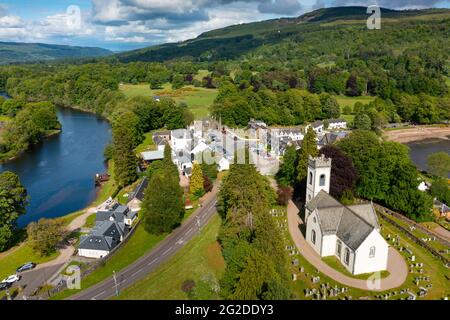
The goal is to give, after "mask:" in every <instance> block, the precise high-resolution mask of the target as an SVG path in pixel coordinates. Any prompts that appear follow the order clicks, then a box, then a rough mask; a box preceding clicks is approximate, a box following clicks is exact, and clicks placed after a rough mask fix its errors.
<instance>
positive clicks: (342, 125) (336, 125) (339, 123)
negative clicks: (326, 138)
mask: <svg viewBox="0 0 450 320" xmlns="http://www.w3.org/2000/svg"><path fill="white" fill-rule="evenodd" d="M328 129H329V130H338V129H347V121H345V120H343V119H329V120H328Z"/></svg>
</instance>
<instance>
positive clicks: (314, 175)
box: [306, 155, 331, 204]
mask: <svg viewBox="0 0 450 320" xmlns="http://www.w3.org/2000/svg"><path fill="white" fill-rule="evenodd" d="M330 177H331V159H329V158H325V156H324V155H322V156H321V157H318V158H313V157H311V156H309V159H308V175H307V177H306V179H307V180H306V204H308V203H309V202H310V201H311V200H312V199H314V197H315V196H316V195H317V194H318V193H319V192H320V191H321V190H324V191H325V192H326V193H330Z"/></svg>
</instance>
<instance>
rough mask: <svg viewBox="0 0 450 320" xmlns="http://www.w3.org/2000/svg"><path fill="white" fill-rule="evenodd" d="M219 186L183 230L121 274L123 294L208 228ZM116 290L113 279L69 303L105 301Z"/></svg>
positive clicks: (171, 235) (118, 280)
mask: <svg viewBox="0 0 450 320" xmlns="http://www.w3.org/2000/svg"><path fill="white" fill-rule="evenodd" d="M216 195H217V187H216V186H215V187H214V190H213V191H212V192H211V193H210V194H209V196H208V197H207V198H206V199H205V200H204V202H203V206H202V207H201V208H199V209H198V210H197V211H196V212H195V213H194V214H193V215H192V216H191V217H189V219H188V220H187V221H185V222H184V223H183V224H182V225H181V226H180V227H179V228H177V229H175V230H174V231H173V232H172V233H171V234H170V235H169V236H168V237H167V238H166V239H164V240H163V241H162V242H161V243H160V244H159V245H158V246H156V247H155V248H154V249H152V250H151V251H150V252H149V253H147V254H146V255H145V256H143V257H142V258H140V259H139V260H137V261H136V262H134V263H133V264H131V265H129V266H128V267H126V268H125V269H123V270H122V271H120V272H117V275H116V279H117V283H118V285H117V287H118V290H119V292H120V291H121V290H124V289H125V288H127V287H129V286H131V285H132V284H134V283H135V282H138V281H139V280H142V279H143V278H145V277H146V276H147V275H148V274H149V273H150V272H152V271H154V270H155V269H156V268H157V267H158V266H160V265H161V264H162V263H164V262H166V261H167V260H168V259H169V258H170V257H172V256H173V255H174V254H175V253H177V252H178V251H179V250H180V249H181V248H182V247H183V246H184V245H185V244H186V242H188V241H189V240H191V239H192V238H193V237H194V236H195V235H196V234H198V232H199V230H200V228H201V227H203V226H205V225H206V224H207V223H208V221H209V220H210V219H211V217H212V216H213V215H214V214H215V212H216V204H217V198H216ZM115 292H116V288H115V285H114V279H113V277H112V276H111V277H109V278H107V279H105V280H104V281H102V282H100V283H98V284H97V285H95V286H92V287H90V288H88V289H86V290H84V291H82V292H80V293H78V294H75V295H73V296H71V297H69V298H68V299H69V300H105V299H108V298H111V297H113V296H114V295H115Z"/></svg>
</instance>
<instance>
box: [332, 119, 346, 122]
mask: <svg viewBox="0 0 450 320" xmlns="http://www.w3.org/2000/svg"><path fill="white" fill-rule="evenodd" d="M327 121H328V123H341V122H345V123H347V121H345V120H344V119H328V120H327Z"/></svg>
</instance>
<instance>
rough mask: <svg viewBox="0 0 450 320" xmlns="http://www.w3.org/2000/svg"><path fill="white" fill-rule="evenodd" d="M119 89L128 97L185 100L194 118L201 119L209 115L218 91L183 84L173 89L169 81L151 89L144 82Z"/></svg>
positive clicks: (122, 86)
mask: <svg viewBox="0 0 450 320" xmlns="http://www.w3.org/2000/svg"><path fill="white" fill-rule="evenodd" d="M120 90H121V91H122V92H123V93H124V94H125V95H126V96H128V97H137V96H146V97H153V96H160V97H169V98H172V99H174V100H175V101H176V102H185V103H186V104H187V105H188V108H189V109H190V110H191V111H192V113H193V114H194V117H195V119H202V118H204V117H207V116H208V115H209V107H210V106H212V104H213V103H214V99H215V98H216V97H217V93H218V91H217V90H216V89H206V88H196V87H193V86H185V87H183V88H181V89H177V90H173V89H172V85H171V84H170V83H166V84H164V85H163V88H162V89H157V90H152V89H150V86H149V85H148V84H146V83H142V84H136V85H132V84H123V85H121V86H120Z"/></svg>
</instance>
